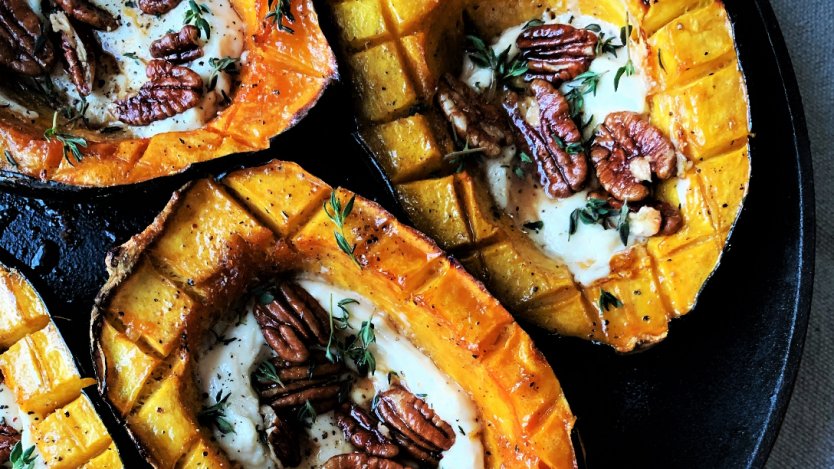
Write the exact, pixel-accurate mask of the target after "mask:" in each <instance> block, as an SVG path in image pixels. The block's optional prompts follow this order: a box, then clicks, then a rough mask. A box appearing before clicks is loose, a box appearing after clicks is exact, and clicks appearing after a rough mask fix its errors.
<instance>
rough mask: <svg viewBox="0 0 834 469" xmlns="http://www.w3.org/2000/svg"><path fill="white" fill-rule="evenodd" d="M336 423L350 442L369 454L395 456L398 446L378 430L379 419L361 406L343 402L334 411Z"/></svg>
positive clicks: (386, 456) (383, 456) (397, 453)
mask: <svg viewBox="0 0 834 469" xmlns="http://www.w3.org/2000/svg"><path fill="white" fill-rule="evenodd" d="M336 423H337V425H339V428H341V429H342V432H344V434H345V438H347V440H348V441H350V443H351V444H352V445H353V446H355V447H356V448H358V449H360V450H362V451H364V452H365V453H367V454H369V455H371V456H378V457H381V458H395V457H397V456H398V455H399V454H400V448H399V447H398V446H397V445H396V444H395V443H394V442H393V441H391V439H390V438H388V437H387V436H385V435H384V434H383V433H382V432H381V431H380V430H379V421H378V420H377V419H376V418H374V417H373V416H372V415H371V414H369V413H368V412H366V411H365V410H364V409H363V408H361V407H359V406H357V405H354V404H343V405H342V407H341V409H338V410H337V411H336Z"/></svg>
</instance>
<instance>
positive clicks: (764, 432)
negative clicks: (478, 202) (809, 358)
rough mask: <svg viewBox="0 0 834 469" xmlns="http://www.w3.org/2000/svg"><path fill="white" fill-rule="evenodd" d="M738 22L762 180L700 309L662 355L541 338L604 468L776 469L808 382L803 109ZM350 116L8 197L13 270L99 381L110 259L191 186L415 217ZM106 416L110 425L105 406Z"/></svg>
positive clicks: (789, 76) (753, 33)
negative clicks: (240, 147) (277, 185)
mask: <svg viewBox="0 0 834 469" xmlns="http://www.w3.org/2000/svg"><path fill="white" fill-rule="evenodd" d="M727 9H728V10H729V12H730V16H731V17H732V19H733V21H734V23H735V27H736V38H737V41H738V46H739V51H740V57H741V62H742V67H743V68H744V71H745V74H746V75H747V77H748V87H749V93H750V101H751V109H752V111H751V112H752V120H753V132H754V133H755V137H754V138H753V139H752V151H751V154H752V158H753V177H752V181H751V189H750V196H749V197H748V199H747V202H746V204H745V206H744V210H743V213H742V216H741V219H740V221H739V224H738V225H737V227H736V229H735V233H734V234H733V236H732V238H731V246H730V249H729V250H728V251H727V253H726V254H725V256H724V260H723V262H722V264H721V268H720V269H719V270H718V271H717V273H716V274H715V275H714V276H713V278H712V279H711V280H710V281H709V282H708V284H707V286H706V288H705V290H704V292H703V294H702V296H701V299H700V302H699V303H698V306H697V307H696V309H695V311H693V312H692V313H690V315H688V316H686V317H685V318H683V319H678V320H675V321H673V322H672V327H671V331H670V333H669V338H668V339H666V340H665V341H664V342H663V343H661V344H659V345H657V346H655V347H654V348H652V349H650V350H647V351H645V352H642V353H638V354H633V355H617V354H615V353H613V352H612V351H611V350H609V349H608V348H605V347H602V346H599V345H594V344H590V343H586V342H583V341H580V340H576V339H564V338H558V337H553V336H549V335H547V334H544V333H542V332H540V331H535V330H531V331H530V332H531V333H532V334H533V336H534V338H536V340H537V343H538V345H539V347H540V348H541V349H542V350H543V352H544V353H545V355H546V356H547V357H548V359H549V360H550V362H551V364H552V365H553V367H554V369H555V370H556V373H557V375H558V376H559V379H560V381H561V383H562V385H563V387H564V389H565V393H566V394H567V397H568V400H569V402H570V403H571V406H572V408H573V411H574V413H575V414H576V415H577V416H578V423H577V430H578V439H579V440H581V444H582V447H584V452H585V453H586V454H585V459H586V462H585V464H586V465H587V467H589V468H592V469H593V468H602V467H614V466H617V467H705V468H720V467H727V468H741V467H759V466H762V465H763V464H764V461H765V460H766V459H767V455H768V453H769V451H770V448H771V446H772V444H773V442H774V439H775V437H776V433H777V431H778V428H779V424H780V423H781V420H782V417H783V416H784V413H785V410H786V407H787V402H788V399H789V397H790V391H791V388H792V386H793V382H794V379H795V377H796V372H797V369H798V364H799V357H800V355H801V351H802V343H803V338H804V335H805V329H806V325H807V321H808V311H809V306H810V296H811V284H812V275H813V237H814V214H813V207H814V201H813V188H812V182H811V174H810V173H811V163H810V154H809V149H808V139H807V135H806V130H805V123H804V116H803V113H802V105H801V102H800V97H799V93H798V90H797V86H796V82H795V78H794V75H793V71H792V69H791V64H790V59H789V58H788V55H787V51H786V49H785V45H784V43H783V41H782V36H781V33H780V32H779V28H778V25H777V23H776V19H775V17H774V14H773V11H772V10H771V8H770V5H769V4H768V3H767V1H766V0H755V1H752V0H751V1H727ZM350 108H351V107H350V103H349V100H348V98H347V90H345V89H344V88H343V87H341V86H337V87H334V88H333V89H331V90H329V91H328V92H327V94H326V96H325V98H324V100H323V101H322V103H321V104H320V105H319V106H318V107H317V108H316V109H314V111H313V112H312V113H311V115H310V116H309V117H308V118H307V119H306V120H304V121H303V122H302V123H301V124H300V125H299V126H298V127H297V128H295V129H293V130H291V131H289V132H288V133H286V134H285V135H283V136H281V137H279V138H278V139H276V141H275V142H274V144H273V150H272V151H270V152H264V153H262V154H256V155H239V156H233V157H230V158H225V159H223V160H221V161H215V162H211V163H207V164H203V165H200V166H199V167H198V168H196V169H195V170H192V171H189V172H187V173H186V174H185V175H182V176H176V177H172V178H166V179H163V180H161V181H156V182H152V183H150V184H142V185H137V186H131V187H128V188H126V189H119V190H116V191H104V192H101V191H86V192H81V193H78V192H77V191H59V192H55V191H51V192H45V191H44V190H43V189H34V190H32V189H24V190H22V191H21V189H20V188H19V187H18V188H16V189H14V190H10V191H9V192H2V193H0V261H5V262H7V263H10V264H11V265H15V266H19V267H21V270H23V271H24V273H26V274H27V275H28V276H29V277H30V278H31V279H32V280H33V282H34V283H35V286H36V287H37V288H38V289H39V290H40V292H41V293H42V295H43V296H44V298H45V299H46V302H47V304H48V306H49V308H50V311H51V312H52V314H53V315H54V316H55V318H56V323H57V324H58V327H59V328H60V329H61V331H62V332H63V334H64V337H65V338H66V339H67V342H68V343H69V345H70V347H71V348H72V350H73V351H74V352H75V354H76V356H77V358H78V361H79V365H80V366H81V369H82V371H83V372H84V374H86V375H88V376H91V375H92V368H91V364H90V353H89V348H88V340H89V338H88V320H89V312H90V309H91V305H92V300H93V297H94V296H95V294H96V292H97V291H98V289H99V288H100V287H101V285H102V284H103V282H104V280H105V272H104V256H105V253H106V252H107V250H109V249H110V248H112V247H113V246H116V245H118V244H120V243H122V242H124V241H125V240H127V239H128V238H129V237H130V236H131V235H133V234H135V233H137V232H139V231H141V230H142V229H143V228H144V227H145V226H147V225H148V224H149V223H150V221H151V220H152V219H153V217H154V215H155V214H156V213H158V211H159V210H160V209H161V208H162V206H163V205H164V204H165V202H166V201H167V199H168V197H169V196H170V193H171V192H172V191H173V190H174V189H176V188H177V187H179V186H180V185H181V184H182V183H183V182H184V181H186V180H188V179H191V178H194V177H197V176H203V175H207V174H210V175H221V174H222V173H223V172H227V171H229V170H231V169H233V168H235V167H239V166H240V165H242V164H246V165H256V164H259V163H263V162H266V161H268V160H269V159H271V158H275V157H279V158H283V159H290V160H296V161H299V162H300V163H302V165H303V166H304V167H305V168H306V169H308V170H310V171H311V172H313V173H314V174H316V175H318V176H320V177H322V178H323V179H325V180H326V181H327V182H329V183H330V184H334V185H342V186H346V187H348V188H350V189H352V190H355V191H358V192H359V193H361V194H363V195H365V196H368V197H371V198H374V199H375V200H377V201H378V202H380V203H381V204H383V205H384V206H385V207H387V208H388V209H389V210H392V211H394V212H395V213H396V214H398V215H402V212H401V210H399V207H398V205H397V204H396V202H395V201H394V199H393V198H392V196H391V193H390V190H389V188H388V186H386V184H385V183H384V182H382V180H381V178H380V173H379V171H378V170H377V169H376V168H375V167H374V166H373V165H372V164H371V163H369V160H368V158H367V155H366V154H365V153H364V152H363V149H362V148H361V147H360V146H359V145H358V144H356V142H355V141H354V139H353V138H352V137H351V131H352V129H353V125H354V124H353V118H352V116H351V111H350ZM2 182H3V181H0V183H2ZM8 182H9V181H5V183H6V184H8ZM7 189H8V188H7ZM36 197H41V198H36ZM27 266H28V267H27ZM90 394H91V395H92V394H95V392H94V391H92V392H90ZM94 397H96V396H94ZM96 403H97V405H99V407H100V409H101V410H103V411H104V413H107V412H108V411H107V410H106V408H105V407H104V406H102V405H101V401H100V399H98V398H96ZM105 420H106V423H107V424H108V426H109V427H110V430H111V432H112V433H113V434H114V435H116V438H117V442H118V443H120V450H121V452H122V456H123V458H124V460H125V462H126V463H127V464H128V467H142V466H143V464H142V463H141V462H140V461H141V460H140V458H139V456H138V454H137V453H136V451H135V449H133V447H132V446H131V445H130V443H129V442H128V441H127V439H126V438H125V433H124V430H123V429H122V428H120V427H119V426H118V425H116V424H115V421H114V420H113V419H112V418H111V417H110V416H107V417H106V419H105ZM580 451H581V450H580Z"/></svg>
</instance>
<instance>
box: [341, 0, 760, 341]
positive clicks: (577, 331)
mask: <svg viewBox="0 0 834 469" xmlns="http://www.w3.org/2000/svg"><path fill="white" fill-rule="evenodd" d="M646 3H650V5H648V6H647V5H646ZM330 4H331V9H332V12H333V15H334V16H335V18H336V23H337V25H338V26H339V29H340V32H341V40H342V48H343V50H344V54H345V56H346V57H347V62H348V63H349V64H350V70H349V73H350V74H351V77H352V80H353V84H354V87H355V89H356V92H357V97H358V99H357V101H356V102H357V104H356V105H357V109H358V113H359V115H360V117H361V133H362V135H363V137H364V139H365V141H366V142H367V143H368V145H369V147H370V148H371V150H372V151H373V153H374V155H375V157H376V159H377V161H378V162H379V163H380V165H381V166H382V168H383V169H384V170H385V172H386V173H387V176H388V177H389V178H390V180H391V181H392V182H393V183H394V185H395V187H396V190H397V192H398V194H399V196H400V199H401V201H402V203H403V206H404V207H405V209H406V211H407V213H408V214H409V216H410V218H411V219H412V220H413V222H414V224H415V226H416V227H417V228H418V229H420V230H422V231H424V232H426V233H428V234H429V235H430V236H432V237H433V238H434V239H435V240H436V241H437V242H438V244H440V246H441V247H443V248H446V249H449V250H451V251H452V252H453V253H454V254H455V255H456V256H457V257H458V258H459V259H460V260H461V262H463V264H464V265H466V267H467V268H468V269H469V270H470V271H471V272H472V273H473V274H475V275H476V276H477V277H479V278H480V279H482V280H483V281H484V282H485V283H486V284H487V286H488V287H489V288H490V290H491V291H492V292H493V293H495V294H496V295H497V296H498V298H499V299H500V300H501V301H502V302H503V303H504V304H505V305H506V306H507V307H508V308H509V309H510V310H511V311H513V312H514V313H515V314H516V317H517V318H519V319H521V320H523V321H525V322H529V323H533V324H535V325H538V326H540V327H543V328H546V329H548V330H552V331H555V332H558V333H560V334H563V335H569V336H577V337H582V338H586V339H590V340H594V341H599V342H603V343H606V344H609V345H611V346H612V347H614V348H615V349H617V350H619V351H622V352H627V351H631V350H633V349H634V348H635V347H637V346H641V345H643V346H645V345H650V344H652V343H655V342H658V341H660V340H662V339H663V338H664V337H666V334H667V332H668V322H669V320H670V319H671V318H674V317H678V316H680V315H683V314H686V313H687V312H689V311H690V310H691V309H692V308H693V306H694V305H695V301H696V299H697V297H698V294H699V293H700V290H701V288H702V286H703V285H704V283H705V282H706V280H707V278H708V277H709V276H710V274H711V273H712V272H713V270H714V269H715V267H716V266H717V264H718V261H719V259H720V256H721V253H722V250H723V247H724V244H725V242H726V241H727V237H728V236H729V233H730V230H731V229H732V227H733V224H734V223H735V220H736V217H737V216H738V213H739V211H740V209H741V204H742V201H743V199H744V197H745V195H746V194H747V187H748V182H749V178H750V163H749V157H748V150H747V149H748V133H749V130H748V129H749V122H748V104H747V98H746V88H745V84H744V80H743V77H742V75H741V72H740V70H739V64H738V59H737V56H736V51H735V44H734V40H733V37H732V27H731V24H730V22H729V19H728V17H727V13H726V11H725V10H724V7H723V4H722V3H721V2H720V1H714V0H713V1H704V0H668V1H666V0H664V1H659V2H644V1H642V0H593V1H592V0H573V1H558V0H550V1H533V0H521V1H517V2H506V1H503V0H457V1H455V0H453V1H442V0H421V1H416V2H415V1H413V0H345V1H337V0H336V1H331V2H330ZM548 7H550V8H552V9H553V10H554V11H555V12H556V13H560V12H563V11H567V9H568V8H570V11H572V12H574V13H583V14H588V15H593V16H596V17H598V18H600V19H602V20H605V21H608V22H610V23H613V24H615V25H625V23H626V21H627V18H628V21H629V22H630V23H631V24H632V25H634V26H635V30H636V32H635V35H634V36H633V37H634V38H635V39H636V40H639V41H640V42H642V43H645V45H646V47H647V49H648V53H647V54H646V56H645V57H644V58H643V60H642V66H643V67H644V68H645V70H646V74H647V76H648V77H650V78H651V83H650V96H649V109H650V118H651V121H652V122H653V123H654V124H655V125H656V126H658V127H659V128H660V129H661V130H662V131H663V132H664V133H666V135H667V136H669V137H670V138H671V139H672V141H673V142H674V143H675V145H676V147H677V148H678V150H679V151H681V152H682V153H683V154H684V155H685V156H686V157H687V158H688V159H689V160H690V161H691V162H692V163H693V166H692V167H691V169H689V170H687V172H686V174H684V175H683V176H682V178H683V179H686V180H687V181H688V182H689V184H688V186H687V187H688V189H687V190H685V191H683V193H682V194H678V191H676V189H675V182H674V181H669V182H665V183H663V184H661V187H660V189H659V190H658V192H659V198H660V199H661V200H665V201H667V202H669V203H670V204H672V205H673V206H678V204H679V203H681V204H682V214H683V218H684V223H685V225H684V228H683V230H681V231H680V232H679V233H677V234H674V235H671V236H659V237H654V238H651V239H650V241H649V242H648V243H647V245H646V246H638V247H635V248H633V249H631V250H629V251H628V252H625V253H623V254H621V255H617V256H616V257H615V258H614V259H612V261H611V274H610V275H609V276H608V277H607V278H604V279H601V280H599V281H597V282H595V283H594V284H593V285H590V286H588V287H583V286H582V285H579V284H577V283H576V282H574V281H573V278H572V276H571V274H570V272H569V271H568V269H567V268H566V266H565V265H563V264H562V263H561V262H559V261H557V260H554V259H552V258H550V257H548V256H546V255H545V254H544V253H543V252H542V251H540V250H539V249H538V248H537V247H536V246H535V245H534V244H533V243H532V241H531V240H530V239H529V238H528V237H527V236H526V235H525V234H524V233H522V232H520V231H519V230H518V229H516V228H515V227H514V226H513V224H512V222H511V220H509V219H508V217H507V216H506V215H504V214H502V213H501V210H500V209H498V208H496V206H495V203H494V202H493V200H492V198H491V196H490V194H489V193H488V189H487V187H486V185H485V183H484V182H482V181H481V180H480V179H479V178H478V177H474V176H472V175H470V174H467V173H466V172H462V173H459V174H455V169H456V168H455V167H453V166H451V165H450V164H449V163H448V162H444V159H443V156H444V155H446V154H448V153H449V152H451V151H452V150H453V146H452V141H451V136H450V134H449V131H448V125H447V124H446V122H445V121H444V120H443V118H442V117H440V116H438V114H437V113H436V111H432V110H431V109H434V108H435V106H434V91H435V86H436V83H437V79H438V77H440V76H441V75H442V74H443V73H445V72H452V73H457V72H458V71H459V67H460V64H461V63H462V48H463V41H462V40H461V35H462V32H461V18H462V16H463V15H464V14H465V15H466V16H467V17H468V18H469V19H470V21H471V23H472V24H473V26H474V28H475V30H476V31H477V32H478V34H479V35H480V36H481V37H485V38H491V37H494V36H495V35H497V34H499V33H500V32H501V31H503V30H504V29H505V28H508V27H510V26H515V25H518V24H522V23H524V22H526V21H528V20H530V19H531V18H535V17H540V16H541V14H542V13H543V11H544V9H545V8H548ZM415 38H420V39H419V41H416V42H418V43H419V44H420V47H416V46H415V47H412V46H413V45H414V44H415V43H416V42H415ZM457 44H459V45H460V46H459V47H457V46H456V45H457ZM426 109H428V110H426ZM681 196H683V197H685V200H683V201H681V200H678V199H679V198H680V197H681ZM565 223H567V220H566V221H565ZM601 289H605V290H606V291H608V292H610V293H613V294H615V296H617V297H618V298H619V299H620V300H622V302H623V303H624V306H623V307H622V308H614V309H610V310H609V311H607V312H603V311H601V309H600V307H599V305H598V299H599V294H600V290H601Z"/></svg>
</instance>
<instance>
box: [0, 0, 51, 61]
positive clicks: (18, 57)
mask: <svg viewBox="0 0 834 469" xmlns="http://www.w3.org/2000/svg"><path fill="white" fill-rule="evenodd" d="M46 39H47V38H46V31H44V27H43V24H41V21H40V18H38V15H36V14H35V12H34V11H32V9H31V8H30V7H29V3H28V2H27V1H26V0H4V1H2V2H0V66H4V67H8V68H9V69H11V70H13V71H15V72H17V73H20V74H22V75H26V76H38V75H43V74H45V73H46V72H47V71H48V70H49V69H50V68H52V65H53V64H54V63H55V50H54V48H53V47H52V44H51V43H50V42H49V41H47V40H46Z"/></svg>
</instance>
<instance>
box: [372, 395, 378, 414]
mask: <svg viewBox="0 0 834 469" xmlns="http://www.w3.org/2000/svg"><path fill="white" fill-rule="evenodd" d="M378 405H379V394H374V397H373V399H371V412H376V408H377V406H378Z"/></svg>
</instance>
